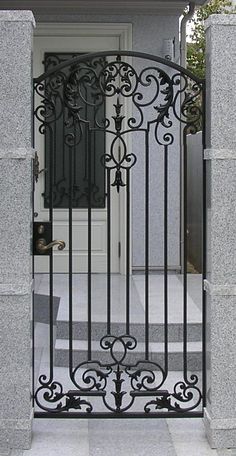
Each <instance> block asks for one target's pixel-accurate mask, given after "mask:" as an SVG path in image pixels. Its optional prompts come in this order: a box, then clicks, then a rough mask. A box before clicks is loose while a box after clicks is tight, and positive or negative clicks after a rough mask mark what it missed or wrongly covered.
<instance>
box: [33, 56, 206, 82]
mask: <svg viewBox="0 0 236 456" xmlns="http://www.w3.org/2000/svg"><path fill="white" fill-rule="evenodd" d="M112 56H114V57H119V56H124V57H137V58H140V59H144V60H149V61H152V62H157V63H160V64H161V65H164V66H167V67H169V68H172V69H174V70H177V71H179V72H180V73H182V74H184V75H185V76H187V77H189V78H191V79H192V80H193V81H195V82H197V83H198V84H203V83H204V82H205V80H204V79H201V78H199V77H198V76H196V75H195V74H193V73H192V72H191V71H189V70H187V69H186V68H184V67H182V66H180V65H178V64H177V63H174V62H172V61H169V60H167V59H163V58H162V57H158V56H156V55H153V54H147V53H145V52H136V51H100V52H95V53H88V54H83V55H80V56H78V57H75V58H72V59H70V60H67V61H65V62H62V63H60V64H59V65H56V66H55V67H54V68H53V69H51V70H49V71H46V72H45V73H43V74H41V75H40V76H39V77H37V78H34V82H35V83H40V82H42V81H44V80H45V79H47V77H49V76H51V75H52V74H54V73H56V72H57V71H60V70H62V69H63V68H66V67H69V66H70V65H72V64H73V65H75V64H77V63H80V62H81V63H82V62H86V61H88V60H93V59H95V58H97V57H112Z"/></svg>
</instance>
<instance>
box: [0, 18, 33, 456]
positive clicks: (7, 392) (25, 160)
mask: <svg viewBox="0 0 236 456" xmlns="http://www.w3.org/2000/svg"><path fill="white" fill-rule="evenodd" d="M33 26H34V18H33V15H32V13H31V12H30V11H1V12H0V233H1V235H0V245H1V252H0V397H1V405H0V453H1V449H8V448H21V449H27V448H29V447H30V442H31V422H32V401H31V322H30V319H31V296H32V275H31V258H32V257H31V228H32V226H31V223H32V222H31V220H32V157H33V150H32V142H31V132H32V72H31V70H32V68H31V59H32V34H33Z"/></svg>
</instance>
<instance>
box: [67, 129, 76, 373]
mask: <svg viewBox="0 0 236 456" xmlns="http://www.w3.org/2000/svg"><path fill="white" fill-rule="evenodd" d="M74 134H75V127H74ZM75 140H76V138H75V137H74V141H75ZM73 154H75V146H74V147H70V148H69V173H68V174H69V176H68V179H69V201H68V203H69V204H68V208H69V209H68V211H69V214H68V215H69V217H68V218H69V371H70V375H71V373H72V371H73V299H72V293H73V250H72V249H73V245H72V242H73V217H72V210H73Z"/></svg>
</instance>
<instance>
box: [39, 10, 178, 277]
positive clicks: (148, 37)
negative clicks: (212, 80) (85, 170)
mask: <svg viewBox="0 0 236 456" xmlns="http://www.w3.org/2000/svg"><path fill="white" fill-rule="evenodd" d="M39 22H65V23H74V22H82V23H87V22H106V23H109V22H111V23H112V22H115V23H119V22H123V23H124V22H125V23H132V29H133V37H132V48H133V50H134V51H140V52H145V53H150V54H154V55H159V56H162V46H163V39H169V38H171V39H175V43H176V46H175V47H176V59H177V58H178V55H179V16H178V15H177V13H176V16H157V15H153V16H152V15H146V16H145V15H140V14H139V15H138V14H137V15H128V14H123V15H117V14H116V15H91V14H89V15H88V14H87V15H85V14H83V15H81V14H74V15H55V14H47V15H40V16H37V15H36V23H39ZM149 63H150V62H148V61H147V63H146V64H147V66H149ZM137 65H138V63H137ZM172 131H173V133H174V136H175V144H174V145H173V147H171V148H170V159H169V220H168V225H169V228H168V236H169V266H170V267H172V268H174V269H175V268H178V267H179V264H180V257H179V250H180V157H179V137H178V135H179V125H178V122H177V121H176V124H175V125H174V127H173V130H172ZM133 136H134V137H133V152H134V153H135V154H136V155H137V158H138V160H137V163H136V165H135V169H133V170H132V188H133V192H132V194H133V198H132V226H133V229H132V234H133V235H132V238H133V267H134V268H140V267H141V268H142V267H143V265H144V207H145V202H144V201H145V200H144V198H145V196H144V153H143V150H144V149H143V147H144V146H143V144H141V143H140V137H139V135H138V134H136V135H133ZM150 154H151V155H150V188H151V189H152V190H151V191H150V264H151V265H152V266H153V267H157V268H162V266H163V236H164V230H163V200H164V197H163V151H162V150H160V148H159V150H158V149H157V145H156V143H155V142H154V140H153V141H152V143H151V144H150Z"/></svg>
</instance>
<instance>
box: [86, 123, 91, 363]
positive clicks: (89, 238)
mask: <svg viewBox="0 0 236 456" xmlns="http://www.w3.org/2000/svg"><path fill="white" fill-rule="evenodd" d="M86 136H87V157H88V159H87V163H88V360H91V298H92V290H91V285H92V281H91V272H92V271H91V266H92V264H91V260H92V258H91V254H92V251H91V250H92V226H91V224H92V217H91V215H92V214H91V212H92V211H91V193H92V187H91V184H92V183H91V136H90V130H89V126H88V125H86Z"/></svg>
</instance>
